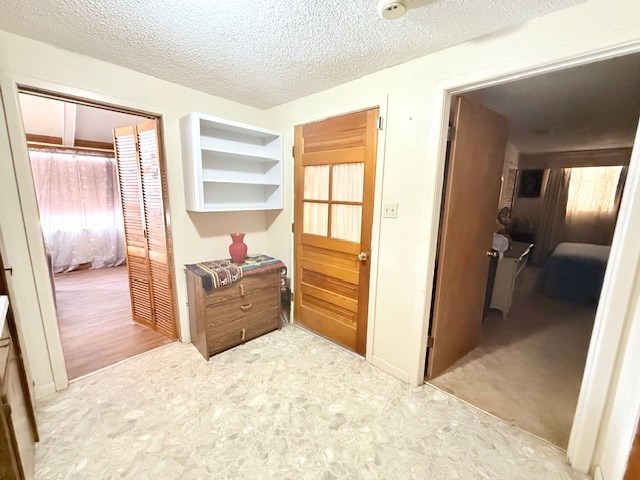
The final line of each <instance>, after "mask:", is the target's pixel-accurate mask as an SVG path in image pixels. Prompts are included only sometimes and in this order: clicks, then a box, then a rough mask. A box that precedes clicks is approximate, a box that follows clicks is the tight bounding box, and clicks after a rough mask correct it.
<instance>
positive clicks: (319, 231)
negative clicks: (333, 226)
mask: <svg viewBox="0 0 640 480" xmlns="http://www.w3.org/2000/svg"><path fill="white" fill-rule="evenodd" d="M302 219H303V221H302V223H303V225H302V233H310V234H312V235H322V236H324V237H326V236H327V230H328V226H329V205H328V204H326V203H313V202H304V210H303V212H302Z"/></svg>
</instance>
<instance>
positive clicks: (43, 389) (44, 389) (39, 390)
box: [33, 382, 57, 400]
mask: <svg viewBox="0 0 640 480" xmlns="http://www.w3.org/2000/svg"><path fill="white" fill-rule="evenodd" d="M33 390H34V393H35V394H36V400H39V399H41V398H42V397H46V396H47V395H51V394H52V393H56V391H57V390H56V384H55V383H54V382H49V383H45V384H44V385H36V386H35V387H34V388H33Z"/></svg>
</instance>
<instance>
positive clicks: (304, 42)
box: [0, 0, 584, 108]
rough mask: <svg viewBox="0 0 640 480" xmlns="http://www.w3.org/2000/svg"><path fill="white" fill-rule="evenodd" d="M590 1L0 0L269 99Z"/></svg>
mask: <svg viewBox="0 0 640 480" xmlns="http://www.w3.org/2000/svg"><path fill="white" fill-rule="evenodd" d="M582 1H584V0H527V1H520V0H518V1H514V0H439V1H437V2H436V3H433V4H431V5H429V3H430V2H429V0H411V3H412V5H413V7H414V8H412V9H410V10H409V12H408V13H407V14H406V15H405V16H404V17H402V18H401V19H399V20H395V21H388V20H382V19H381V18H380V17H379V16H378V14H377V10H376V4H377V0H289V1H287V0H157V1H154V2H148V1H147V2H145V1H139V0H110V1H100V2H97V1H95V0H0V12H2V14H1V15H0V29H3V30H6V31H9V32H12V33H16V34H19V35H24V36H27V37H30V38H34V39H37V40H41V41H44V42H47V43H50V44H53V45H57V46H59V47H62V48H65V49H68V50H72V51H76V52H80V53H83V54H85V55H89V56H91V57H95V58H99V59H102V60H106V61H108V62H111V63H115V64H118V65H122V66H125V67H128V68H131V69H134V70H137V71H140V72H144V73H147V74H150V75H154V76H156V77H159V78H162V79H165V80H169V81H171V82H175V83H178V84H181V85H185V86H189V87H193V88H195V89H197V90H201V91H204V92H207V93H211V94H214V95H219V96H221V97H224V98H228V99H231V100H235V101H237V102H240V103H244V104H247V105H253V106H256V107H260V108H267V107H270V106H274V105H279V104H281V103H285V102H288V101H290V100H293V99H295V98H299V97H302V96H305V95H308V94H311V93H314V92H318V91H322V90H325V89H327V88H330V87H333V86H336V85H339V84H341V83H344V82H346V81H349V80H353V79H356V78H359V77H361V76H363V75H366V74H368V73H372V72H375V71H378V70H381V69H383V68H386V67H390V66H393V65H397V64H400V63H403V62H406V61H408V60H411V59H414V58H417V57H420V56H424V55H426V54H428V53H431V52H434V51H437V50H441V49H443V48H446V47H449V46H452V45H456V44H459V43H462V42H465V41H467V40H471V39H474V38H478V37H480V36H483V35H486V34H489V33H492V32H495V31H498V30H502V29H505V28H509V27H513V26H515V25H518V24H521V23H524V22H526V21H528V20H530V19H533V18H535V17H539V16H542V15H545V14H548V13H551V12H554V11H556V10H560V9H562V8H566V7H568V6H572V5H575V4H578V3H581V2H582Z"/></svg>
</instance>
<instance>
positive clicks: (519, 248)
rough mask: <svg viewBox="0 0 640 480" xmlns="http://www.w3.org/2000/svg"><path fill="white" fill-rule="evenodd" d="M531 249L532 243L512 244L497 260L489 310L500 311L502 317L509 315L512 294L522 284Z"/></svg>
mask: <svg viewBox="0 0 640 480" xmlns="http://www.w3.org/2000/svg"><path fill="white" fill-rule="evenodd" d="M532 248H533V244H532V243H523V242H513V243H512V245H511V248H510V249H509V250H507V251H506V252H505V253H504V256H503V257H502V258H501V259H500V260H498V266H497V268H496V277H495V281H494V284H493V294H492V295H491V305H490V306H489V308H496V309H498V310H500V311H501V312H502V314H503V316H506V315H507V314H508V313H509V309H510V308H511V302H512V301H513V293H514V292H515V291H516V290H517V288H518V287H519V286H520V283H522V279H523V273H524V269H525V267H526V266H527V261H528V260H529V253H530V252H531V249H532Z"/></svg>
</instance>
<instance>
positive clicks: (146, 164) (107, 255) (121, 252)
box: [19, 89, 177, 380]
mask: <svg viewBox="0 0 640 480" xmlns="http://www.w3.org/2000/svg"><path fill="white" fill-rule="evenodd" d="M19 99H20V108H21V113H22V119H23V123H24V130H25V133H26V141H27V146H28V151H29V161H30V166H31V172H32V178H33V185H34V190H35V194H36V199H37V204H38V210H39V216H40V226H41V228H42V236H43V240H44V245H45V252H46V257H47V258H46V260H47V265H48V267H49V275H50V280H51V288H52V291H53V297H54V301H55V306H56V316H57V321H58V326H59V331H60V337H61V342H62V347H63V352H64V358H65V364H66V369H67V375H68V378H69V379H70V380H72V379H75V378H79V377H82V376H84V375H87V374H89V373H92V372H94V371H96V370H99V369H101V368H104V367H107V366H109V365H112V364H115V363H117V362H119V361H121V360H124V359H126V358H129V357H131V356H134V355H138V354H140V353H143V352H145V351H148V350H150V349H153V348H157V347H159V346H162V345H165V344H167V343H170V342H172V341H174V340H175V339H176V338H177V335H176V333H177V328H176V321H175V319H176V314H175V289H174V282H173V277H172V272H173V268H172V252H171V244H170V235H169V233H170V232H169V230H168V227H169V224H168V218H169V217H168V210H167V209H166V206H167V205H168V200H167V187H166V178H165V169H164V163H163V156H162V139H161V132H160V126H159V125H160V119H159V118H158V117H156V116H153V115H149V114H146V113H142V112H133V111H129V110H127V109H124V108H117V107H111V106H105V105H99V104H94V103H92V102H87V101H84V100H81V99H75V98H69V97H62V96H58V95H56V94H52V93H49V92H42V91H33V90H29V89H20V93H19Z"/></svg>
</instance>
